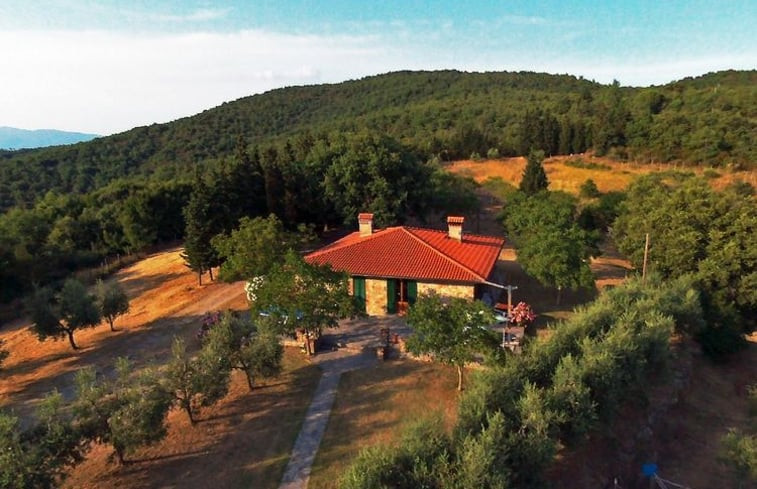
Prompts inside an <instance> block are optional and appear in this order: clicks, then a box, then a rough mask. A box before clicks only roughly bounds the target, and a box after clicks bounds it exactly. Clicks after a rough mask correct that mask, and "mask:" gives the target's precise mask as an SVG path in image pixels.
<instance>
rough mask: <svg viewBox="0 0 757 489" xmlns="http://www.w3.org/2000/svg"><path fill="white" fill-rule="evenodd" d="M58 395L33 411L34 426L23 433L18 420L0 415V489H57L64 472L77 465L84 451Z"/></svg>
mask: <svg viewBox="0 0 757 489" xmlns="http://www.w3.org/2000/svg"><path fill="white" fill-rule="evenodd" d="M62 405H63V398H62V396H61V395H60V393H58V392H54V393H52V394H50V395H49V396H47V397H46V398H45V399H44V400H43V401H42V403H41V404H40V407H39V408H38V409H37V420H36V423H35V424H34V425H33V426H32V427H31V428H28V429H26V430H22V429H21V428H20V426H19V422H18V418H16V417H14V416H12V415H10V414H8V413H5V412H0V487H3V488H8V489H29V488H34V489H52V488H56V487H60V485H61V483H62V481H63V480H64V479H65V477H66V473H67V471H68V469H70V468H71V467H72V466H74V465H76V464H78V463H79V462H81V461H82V460H83V458H84V453H85V451H86V449H87V446H86V444H85V443H83V442H82V440H81V437H80V435H79V433H78V432H77V431H76V429H75V428H74V427H73V426H72V425H71V423H70V422H69V421H68V418H67V416H66V414H65V413H64V412H63V409H62Z"/></svg>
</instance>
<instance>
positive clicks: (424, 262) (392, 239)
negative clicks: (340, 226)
mask: <svg viewBox="0 0 757 489" xmlns="http://www.w3.org/2000/svg"><path fill="white" fill-rule="evenodd" d="M504 242H505V240H504V239H503V238H497V237H494V236H481V235H474V234H464V235H463V240H462V241H457V240H456V239H453V238H450V237H449V236H448V234H447V232H446V231H437V230H433V229H422V228H412V227H404V226H400V227H391V228H386V229H381V230H377V231H374V232H373V234H371V235H369V236H360V233H359V232H354V233H352V234H349V235H347V236H345V237H344V238H342V239H340V240H338V241H335V242H334V243H332V244H330V245H328V246H325V247H323V248H321V249H319V250H317V251H315V252H313V253H311V254H309V255H307V256H306V257H305V259H306V260H307V261H309V262H311V263H320V264H324V263H329V264H331V266H332V267H334V268H335V269H337V270H343V271H346V272H348V273H349V274H350V275H357V276H366V277H389V278H404V279H413V280H424V281H444V282H467V283H482V282H485V281H486V280H487V278H488V276H489V274H490V273H491V270H492V268H493V267H494V264H495V263H496V261H497V258H498V257H499V252H500V250H501V249H502V246H503V245H504Z"/></svg>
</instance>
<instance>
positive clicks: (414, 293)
mask: <svg viewBox="0 0 757 489" xmlns="http://www.w3.org/2000/svg"><path fill="white" fill-rule="evenodd" d="M417 298H418V282H416V281H415V280H408V281H407V301H408V302H409V303H410V305H411V306H412V305H413V304H415V299H417Z"/></svg>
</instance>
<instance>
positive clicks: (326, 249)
mask: <svg viewBox="0 0 757 489" xmlns="http://www.w3.org/2000/svg"><path fill="white" fill-rule="evenodd" d="M397 228H401V226H391V227H386V228H384V229H378V230H377V231H376V232H372V233H371V234H369V235H368V236H360V237H362V238H367V239H365V240H363V241H361V242H362V243H364V242H365V241H368V240H371V239H373V238H375V237H376V236H378V235H379V233H380V234H384V232H385V231H390V230H394V229H397ZM357 232H359V231H352V232H351V233H350V234H348V235H347V236H344V237H343V238H341V239H338V240H336V241H334V242H333V243H331V244H328V245H326V246H324V247H323V248H320V249H318V250H315V251H314V252H312V253H309V254H308V255H306V256H308V257H316V256H320V255H322V254H324V253H330V252H332V251H335V250H341V249H342V248H345V247H347V246H352V245H354V244H356V243H342V244H339V245H337V246H333V245H336V244H337V243H338V242H339V241H341V240H343V239H346V238H349V237H350V236H352V235H353V234H355V233H357Z"/></svg>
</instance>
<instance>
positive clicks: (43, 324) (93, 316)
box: [27, 279, 101, 350]
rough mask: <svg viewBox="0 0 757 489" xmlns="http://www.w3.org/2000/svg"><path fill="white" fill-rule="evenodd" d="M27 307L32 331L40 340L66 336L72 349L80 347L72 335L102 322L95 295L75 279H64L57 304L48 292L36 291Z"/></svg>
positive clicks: (43, 289) (42, 289)
mask: <svg viewBox="0 0 757 489" xmlns="http://www.w3.org/2000/svg"><path fill="white" fill-rule="evenodd" d="M27 307H28V309H29V314H30V316H31V319H32V323H33V324H32V329H33V330H34V332H35V333H36V334H37V337H38V338H39V340H40V341H44V340H45V339H47V338H53V339H56V340H57V339H60V338H63V337H65V336H68V341H69V343H71V348H73V349H74V350H76V349H78V348H79V347H78V346H76V343H75V342H74V333H75V332H76V331H77V330H80V329H84V328H93V327H95V326H97V325H98V324H99V323H100V319H101V318H100V312H99V311H98V309H97V303H96V301H95V298H94V296H92V295H91V294H89V293H88V292H87V289H86V287H84V284H82V283H81V282H79V281H78V280H76V279H68V280H66V282H65V283H64V284H63V288H62V289H61V292H60V294H59V295H58V298H57V301H56V300H55V297H54V295H53V292H52V290H51V289H49V288H47V287H43V288H41V289H37V290H35V291H34V294H33V295H32V296H31V298H30V299H29V301H28V304H27Z"/></svg>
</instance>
